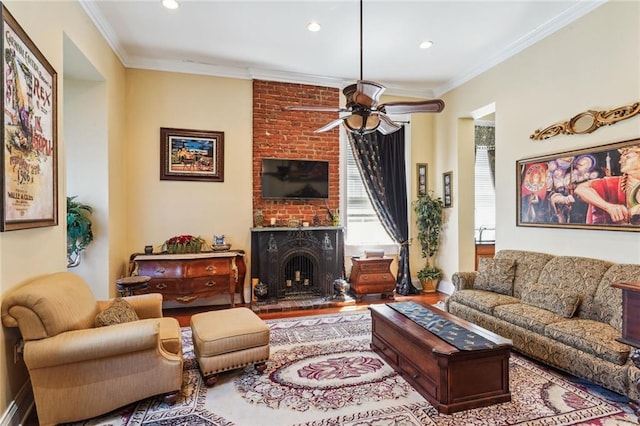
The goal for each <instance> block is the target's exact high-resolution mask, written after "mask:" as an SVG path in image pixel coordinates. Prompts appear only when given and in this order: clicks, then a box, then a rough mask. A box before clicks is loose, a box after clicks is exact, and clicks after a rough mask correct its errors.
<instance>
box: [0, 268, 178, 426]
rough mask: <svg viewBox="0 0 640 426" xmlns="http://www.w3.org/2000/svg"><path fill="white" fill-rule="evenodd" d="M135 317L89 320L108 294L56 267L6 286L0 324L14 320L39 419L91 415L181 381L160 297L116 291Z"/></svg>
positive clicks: (173, 330)
mask: <svg viewBox="0 0 640 426" xmlns="http://www.w3.org/2000/svg"><path fill="white" fill-rule="evenodd" d="M124 299H125V300H126V301H127V302H129V304H130V305H131V306H132V307H133V308H134V310H135V311H136V314H137V316H138V317H139V318H140V320H139V321H133V322H126V323H122V324H117V325H109V326H105V327H94V321H95V318H96V315H97V314H98V313H99V312H101V311H102V310H104V309H105V308H106V307H107V306H108V305H109V304H110V301H97V300H96V299H95V298H94V296H93V293H92V292H91V289H90V288H89V287H88V286H87V284H86V283H85V282H84V280H83V279H82V278H81V277H79V276H78V275H76V274H72V273H69V272H59V273H53V274H48V275H43V276H40V277H36V278H33V279H31V280H29V281H27V282H25V283H23V284H21V285H19V286H16V287H15V288H13V289H11V290H9V291H8V292H7V293H6V294H5V295H4V298H3V301H2V323H3V324H4V325H5V326H6V327H19V329H20V333H21V334H22V338H23V339H24V341H25V345H24V361H25V364H26V366H27V369H28V370H29V376H30V377H31V385H32V386H33V394H34V398H35V403H36V409H37V411H38V419H39V421H40V424H43V425H49V424H57V423H63V422H72V421H77V420H82V419H87V418H91V417H95V416H98V415H100V414H104V413H107V412H109V411H111V410H114V409H116V408H119V407H122V406H125V405H127V404H129V403H132V402H135V401H138V400H141V399H144V398H147V397H150V396H153V395H160V394H164V395H165V399H166V400H167V401H168V402H170V403H173V402H175V400H176V398H177V397H178V395H179V393H180V389H181V387H182V341H181V335H180V326H179V324H178V322H177V321H176V320H175V318H162V296H161V295H160V294H146V295H140V296H130V297H125V298H124Z"/></svg>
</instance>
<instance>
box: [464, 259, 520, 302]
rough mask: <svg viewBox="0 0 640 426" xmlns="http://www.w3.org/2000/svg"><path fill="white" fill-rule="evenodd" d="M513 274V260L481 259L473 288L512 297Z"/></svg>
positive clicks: (514, 270) (514, 265)
mask: <svg viewBox="0 0 640 426" xmlns="http://www.w3.org/2000/svg"><path fill="white" fill-rule="evenodd" d="M515 273H516V261H515V260H513V259H492V258H488V257H483V258H481V259H480V261H479V263H478V274H477V275H476V279H475V281H474V282H473V288H474V289H476V290H487V291H494V292H496V293H500V294H506V295H507V296H513V278H514V276H515Z"/></svg>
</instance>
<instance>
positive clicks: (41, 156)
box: [2, 6, 57, 230]
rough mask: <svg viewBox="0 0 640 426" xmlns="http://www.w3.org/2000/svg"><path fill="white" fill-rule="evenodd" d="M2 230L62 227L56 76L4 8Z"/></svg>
mask: <svg viewBox="0 0 640 426" xmlns="http://www.w3.org/2000/svg"><path fill="white" fill-rule="evenodd" d="M2 17H3V20H2V26H3V32H2V34H3V44H2V47H3V49H2V53H3V69H4V73H3V76H4V79H3V81H4V128H3V136H4V138H3V167H4V170H3V173H4V188H3V191H4V196H3V215H4V217H3V221H2V230H13V229H24V228H32V227H39V226H52V225H56V224H57V191H56V184H57V155H56V150H57V144H56V133H57V126H56V120H57V113H56V108H57V105H56V78H57V75H56V72H55V70H54V69H53V68H52V67H51V65H49V63H48V62H47V61H46V59H45V58H44V57H43V56H42V54H40V52H39V51H38V50H37V48H36V47H35V45H34V44H33V43H32V42H31V40H30V39H29V37H28V36H27V35H26V34H25V33H24V31H23V30H22V29H21V28H20V26H19V25H18V24H17V23H16V22H15V20H14V19H13V17H12V16H11V15H10V14H9V13H8V11H7V10H6V9H5V8H4V6H3V7H2Z"/></svg>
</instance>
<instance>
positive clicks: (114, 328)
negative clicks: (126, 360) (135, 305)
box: [24, 319, 161, 369]
mask: <svg viewBox="0 0 640 426" xmlns="http://www.w3.org/2000/svg"><path fill="white" fill-rule="evenodd" d="M159 328H160V326H159V320H157V319H146V320H140V321H132V322H127V323H123V324H117V325H111V326H106V327H98V328H89V329H83V330H73V331H68V332H66V333H60V334H58V335H57V336H54V337H50V338H48V339H41V340H32V341H29V342H27V343H26V344H25V348H24V361H25V363H26V365H27V366H28V367H29V369H34V368H46V367H52V366H56V365H63V364H71V363H79V362H83V361H89V360H95V359H100V358H108V357H117V356H119V355H126V354H131V353H133V352H140V351H145V350H154V351H157V348H159V347H160V346H161V344H160V338H159Z"/></svg>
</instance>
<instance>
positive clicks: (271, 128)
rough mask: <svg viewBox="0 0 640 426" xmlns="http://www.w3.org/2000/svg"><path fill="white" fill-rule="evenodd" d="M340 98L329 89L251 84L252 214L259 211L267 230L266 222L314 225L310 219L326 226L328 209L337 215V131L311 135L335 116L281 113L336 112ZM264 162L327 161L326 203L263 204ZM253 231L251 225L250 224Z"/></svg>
mask: <svg viewBox="0 0 640 426" xmlns="http://www.w3.org/2000/svg"><path fill="white" fill-rule="evenodd" d="M339 103H340V92H339V90H338V89H335V88H329V87H319V86H309V85H304V84H292V83H279V82H273V81H261V80H254V81H253V210H254V211H255V210H256V209H258V208H260V209H262V212H263V213H264V218H265V224H269V220H270V218H272V217H273V218H276V219H277V220H278V223H280V224H286V223H287V222H288V221H289V220H290V219H297V220H300V221H301V222H303V221H306V222H309V223H313V217H314V215H317V216H318V218H319V219H320V220H321V221H322V222H324V221H327V220H328V215H327V204H328V206H329V208H330V209H331V211H336V210H337V209H338V206H339V200H340V182H339V163H340V142H339V131H338V128H337V127H336V128H335V129H333V130H330V131H328V132H324V133H314V130H316V129H318V128H320V127H322V126H324V125H325V124H327V123H328V122H330V121H332V120H335V119H336V118H338V113H335V112H307V111H285V110H284V107H287V106H295V105H305V106H324V107H336V108H337V107H338V106H339ZM263 158H292V159H303V160H326V161H329V199H328V200H264V199H262V183H261V176H260V173H261V169H262V159H263ZM254 225H255V224H254Z"/></svg>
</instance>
